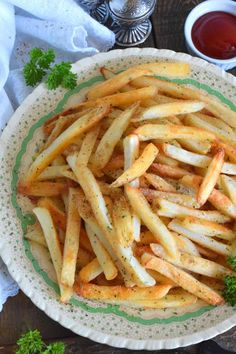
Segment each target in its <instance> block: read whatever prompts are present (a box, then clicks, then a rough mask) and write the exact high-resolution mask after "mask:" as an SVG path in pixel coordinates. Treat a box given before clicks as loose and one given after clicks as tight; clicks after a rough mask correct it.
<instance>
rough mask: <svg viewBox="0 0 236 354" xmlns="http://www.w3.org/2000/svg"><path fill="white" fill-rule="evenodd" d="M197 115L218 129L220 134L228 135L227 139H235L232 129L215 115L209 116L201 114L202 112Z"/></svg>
mask: <svg viewBox="0 0 236 354" xmlns="http://www.w3.org/2000/svg"><path fill="white" fill-rule="evenodd" d="M199 117H202V118H203V119H204V120H205V121H206V122H208V123H209V124H211V125H213V126H215V127H217V128H218V129H220V130H221V134H226V136H227V135H228V138H229V139H230V138H231V139H232V140H235V139H236V136H235V133H234V131H233V129H232V128H231V127H230V126H229V125H228V124H227V123H225V122H224V121H222V120H221V119H218V118H216V117H212V116H209V115H208V114H203V113H199ZM222 130H223V131H222Z"/></svg>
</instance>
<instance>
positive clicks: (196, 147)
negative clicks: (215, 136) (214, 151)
mask: <svg viewBox="0 0 236 354" xmlns="http://www.w3.org/2000/svg"><path fill="white" fill-rule="evenodd" d="M178 142H179V143H180V144H181V146H182V147H184V148H185V149H187V150H190V151H192V152H196V153H198V154H204V155H205V154H207V153H208V152H209V151H210V149H211V144H210V142H209V141H207V140H206V141H197V140H189V141H188V140H184V139H178Z"/></svg>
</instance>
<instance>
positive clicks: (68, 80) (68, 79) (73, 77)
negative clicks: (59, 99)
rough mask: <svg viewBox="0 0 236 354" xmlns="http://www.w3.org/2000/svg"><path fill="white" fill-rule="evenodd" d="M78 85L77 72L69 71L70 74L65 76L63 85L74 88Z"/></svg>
mask: <svg viewBox="0 0 236 354" xmlns="http://www.w3.org/2000/svg"><path fill="white" fill-rule="evenodd" d="M76 85H77V74H75V73H72V72H71V71H69V72H68V74H67V75H65V76H64V77H63V80H62V86H63V87H64V88H68V89H73V88H75V87H76Z"/></svg>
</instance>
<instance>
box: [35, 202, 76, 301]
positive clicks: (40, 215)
mask: <svg viewBox="0 0 236 354" xmlns="http://www.w3.org/2000/svg"><path fill="white" fill-rule="evenodd" d="M33 212H34V214H35V215H36V216H37V219H38V221H39V223H40V225H41V227H42V230H43V233H44V237H45V239H46V242H47V246H48V249H49V252H50V255H51V259H52V262H53V266H54V269H55V271H56V275H57V280H58V284H59V287H60V292H61V301H62V302H68V301H69V299H70V297H71V295H72V293H73V290H72V288H70V287H67V286H64V285H63V284H62V283H61V270H62V252H61V246H60V242H59V239H58V235H57V232H56V229H55V226H54V224H53V220H52V217H51V215H50V212H49V211H48V210H47V209H46V208H34V209H33Z"/></svg>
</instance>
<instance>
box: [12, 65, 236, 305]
mask: <svg viewBox="0 0 236 354" xmlns="http://www.w3.org/2000/svg"><path fill="white" fill-rule="evenodd" d="M101 72H102V74H103V76H104V78H105V81H104V82H102V83H100V84H98V85H96V86H94V87H92V88H91V89H89V91H88V92H87V97H86V100H85V101H84V102H82V103H80V104H78V105H77V106H75V107H72V108H70V109H69V110H66V111H64V112H62V113H60V114H58V115H57V116H54V117H53V118H51V119H49V120H48V121H46V122H45V124H44V126H43V130H44V133H45V136H46V142H45V144H44V146H42V148H41V150H40V151H39V153H38V154H37V156H35V159H34V162H33V163H32V165H31V166H30V167H29V169H28V171H27V173H26V175H25V176H24V178H22V179H21V181H20V182H19V185H18V192H19V193H21V194H23V195H25V196H28V197H29V198H31V199H32V201H33V203H34V206H35V207H34V208H33V212H34V214H35V215H36V217H37V220H38V223H37V224H35V229H34V231H30V232H28V233H27V234H26V235H25V237H26V238H27V239H28V240H30V241H31V242H37V243H38V244H40V245H41V246H42V247H47V248H48V250H49V252H50V255H51V260H52V262H53V265H54V268H55V272H56V276H57V280H58V284H59V287H60V292H61V301H62V302H68V301H69V299H70V297H71V295H72V294H73V292H76V293H77V294H79V295H80V296H82V297H84V298H87V299H93V300H98V301H105V302H109V303H116V304H124V305H128V306H137V307H148V308H169V307H182V306H186V305H191V304H194V303H195V302H196V301H197V300H198V299H200V300H202V301H204V302H206V303H208V304H213V305H218V304H222V303H224V299H223V298H222V295H221V289H222V286H223V281H224V277H225V276H227V275H235V273H234V272H233V270H232V269H230V267H229V265H228V264H227V257H228V256H230V255H236V237H235V236H236V224H235V220H236V177H235V176H236V113H235V112H233V111H232V110H230V109H229V108H228V107H227V106H225V105H223V104H222V103H220V102H219V101H218V100H216V99H215V98H214V97H211V96H209V95H207V94H205V93H203V92H202V91H199V90H196V89H192V88H190V87H186V86H184V85H178V84H175V83H171V82H169V81H164V80H160V79H158V78H156V77H155V76H158V75H159V76H167V77H186V76H188V75H189V73H190V67H189V65H188V64H185V63H167V62H160V63H151V64H143V65H138V66H136V67H133V68H130V69H128V70H126V71H124V72H122V73H120V74H117V75H115V74H114V73H113V72H112V71H110V70H109V69H107V68H105V67H103V68H102V69H101Z"/></svg>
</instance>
